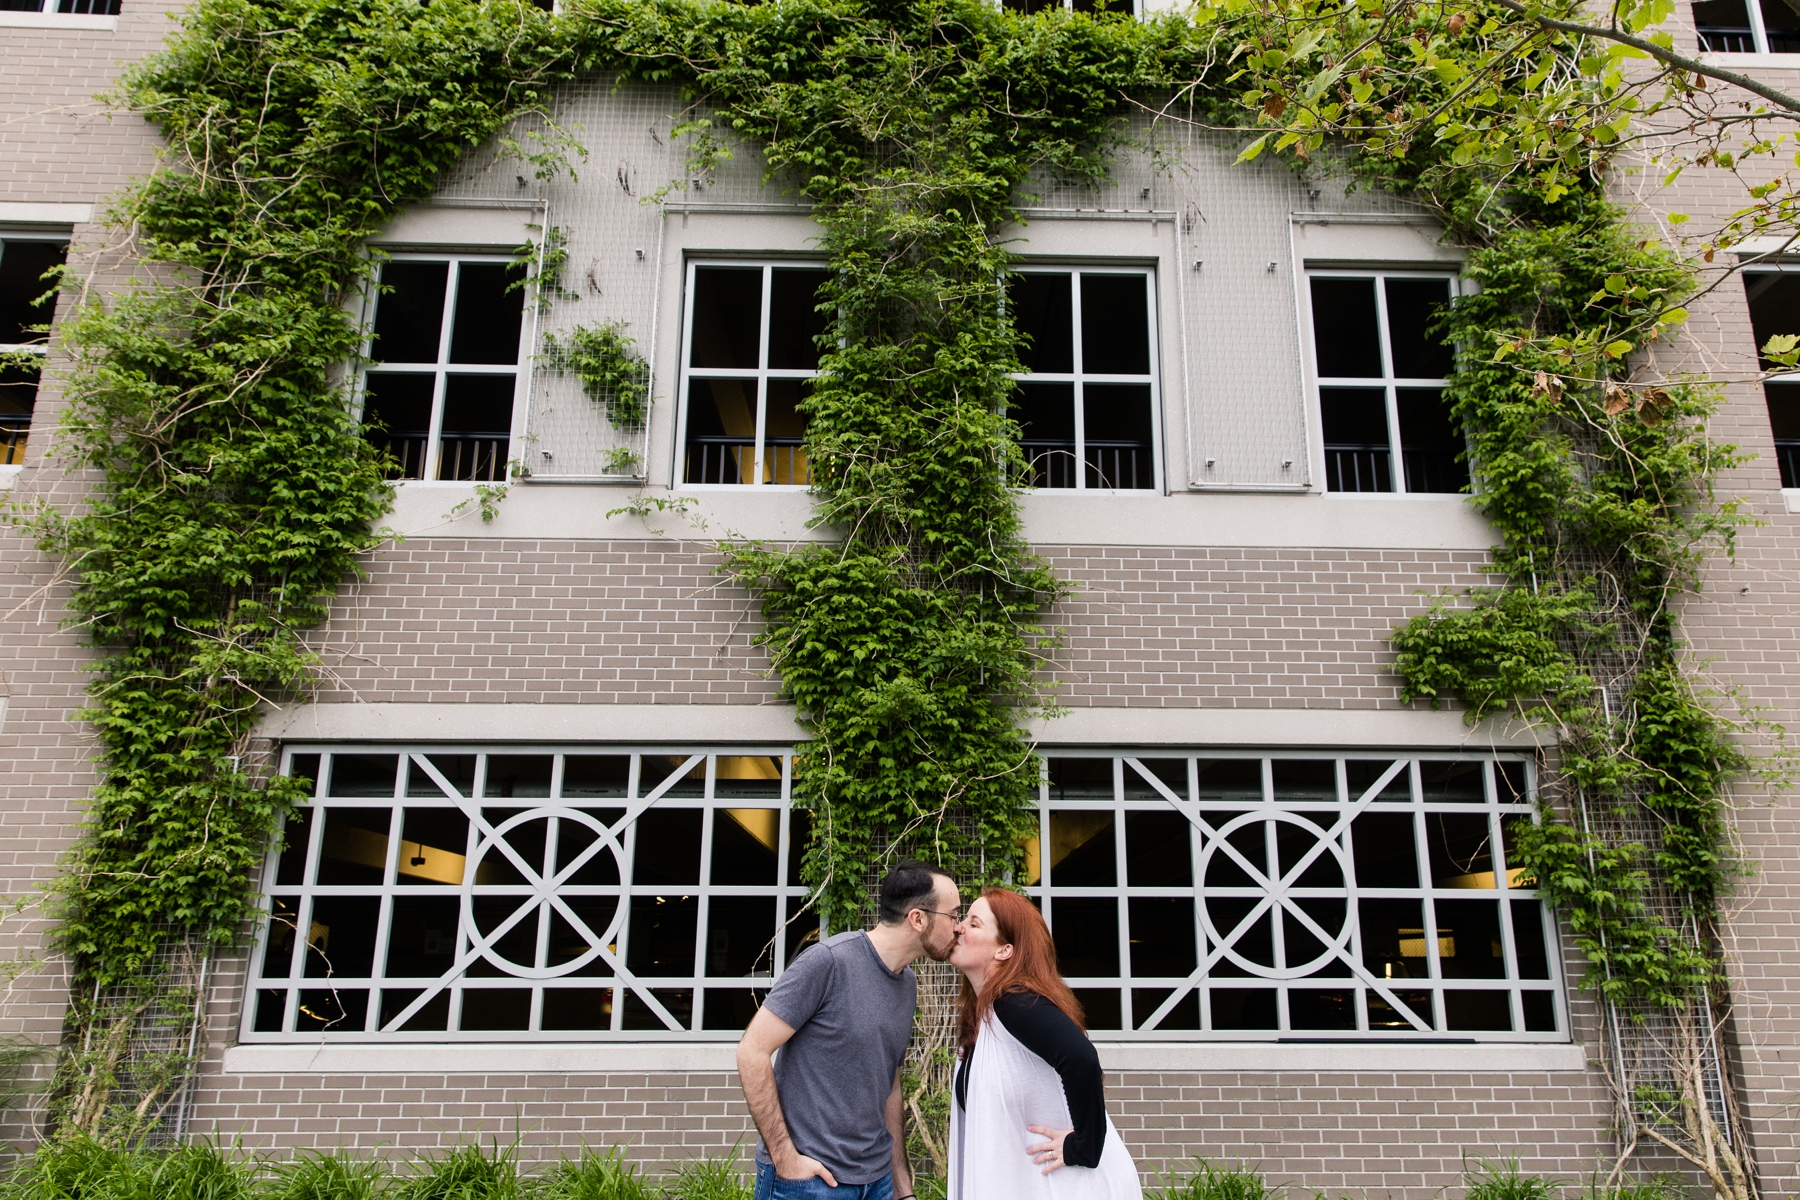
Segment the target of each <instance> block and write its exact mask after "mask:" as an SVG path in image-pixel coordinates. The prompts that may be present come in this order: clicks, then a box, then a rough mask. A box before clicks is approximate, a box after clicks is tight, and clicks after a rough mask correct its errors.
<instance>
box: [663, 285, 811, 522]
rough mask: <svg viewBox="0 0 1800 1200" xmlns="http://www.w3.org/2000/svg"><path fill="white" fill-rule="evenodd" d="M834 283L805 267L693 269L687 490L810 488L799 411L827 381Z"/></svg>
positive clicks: (685, 380) (686, 374)
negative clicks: (823, 378) (823, 364)
mask: <svg viewBox="0 0 1800 1200" xmlns="http://www.w3.org/2000/svg"><path fill="white" fill-rule="evenodd" d="M826 278H827V273H826V271H825V270H824V269H823V268H821V267H817V266H810V265H801V264H783V263H761V264H748V263H742V262H731V263H710V262H693V263H689V264H688V278H687V309H686V318H685V322H684V329H685V331H686V335H685V337H684V338H683V345H684V346H685V347H686V352H685V355H684V357H683V359H682V364H683V366H682V390H683V392H684V393H685V395H686V396H687V405H686V417H685V422H686V426H685V430H684V432H683V443H684V446H685V453H684V456H683V460H684V461H683V466H682V473H681V478H682V481H683V482H685V483H698V484H708V483H711V484H740V485H741V484H753V485H755V484H772V485H777V486H795V487H799V486H805V485H806V484H808V483H810V482H812V474H811V471H810V470H809V468H808V466H807V461H806V449H805V445H804V440H803V439H804V436H805V433H806V417H805V415H804V414H803V413H802V412H801V411H800V405H801V403H802V402H803V401H804V400H805V399H806V397H807V395H808V393H809V392H810V391H811V389H812V380H813V378H814V377H815V376H816V375H818V373H819V338H820V337H821V336H822V335H823V334H824V333H825V331H826V327H827V325H828V324H829V320H828V315H827V314H826V313H822V312H820V311H819V298H818V291H819V288H820V286H821V285H823V284H824V282H825V280H826Z"/></svg>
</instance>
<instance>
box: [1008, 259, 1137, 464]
mask: <svg viewBox="0 0 1800 1200" xmlns="http://www.w3.org/2000/svg"><path fill="white" fill-rule="evenodd" d="M1011 273H1012V274H1014V275H1067V276H1069V277H1070V285H1069V292H1070V296H1069V322H1070V331H1069V332H1070V342H1071V354H1072V359H1071V362H1070V365H1071V366H1072V367H1073V368H1074V369H1073V370H1072V371H1067V372H1059V371H1042V372H1040V371H1026V372H1020V373H1018V374H1015V375H1012V376H1010V378H1012V379H1014V380H1017V381H1018V382H1020V383H1070V384H1073V385H1074V392H1075V464H1076V465H1075V486H1074V487H1072V488H1037V489H1035V490H1037V491H1042V492H1052V493H1055V494H1057V495H1066V494H1068V493H1071V492H1089V493H1093V494H1096V495H1103V496H1145V495H1164V494H1166V492H1167V484H1166V482H1165V472H1164V470H1163V392H1162V337H1161V332H1162V330H1161V326H1162V321H1161V315H1160V313H1159V312H1158V309H1157V288H1156V267H1154V266H1146V265H1144V264H1142V263H1137V262H1122V263H1118V264H1116V265H1114V264H1109V263H1106V262H1067V263H1065V262H1057V261H1055V260H1050V259H1046V260H1043V261H1036V260H1028V261H1026V262H1022V263H1019V264H1018V265H1016V266H1014V267H1013V268H1012V272H1011ZM1084 274H1093V275H1140V276H1142V277H1143V280H1144V289H1145V297H1146V299H1145V308H1144V313H1145V320H1146V321H1147V323H1148V324H1149V330H1148V333H1149V337H1150V373H1149V374H1148V375H1104V374H1088V373H1086V372H1084V371H1083V370H1082V360H1081V277H1082V275H1084ZM1090 383H1094V384H1112V383H1123V384H1137V385H1141V384H1144V383H1148V384H1149V385H1150V464H1151V465H1150V469H1151V472H1152V476H1153V477H1152V480H1151V485H1150V486H1149V487H1147V488H1091V487H1089V486H1088V485H1087V417H1086V413H1085V411H1084V407H1083V403H1082V400H1083V389H1084V387H1085V385H1086V384H1090Z"/></svg>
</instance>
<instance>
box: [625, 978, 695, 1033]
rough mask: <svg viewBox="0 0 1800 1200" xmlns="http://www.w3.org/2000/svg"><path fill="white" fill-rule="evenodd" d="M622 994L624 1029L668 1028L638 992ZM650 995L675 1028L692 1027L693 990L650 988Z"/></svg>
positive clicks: (629, 991)
mask: <svg viewBox="0 0 1800 1200" xmlns="http://www.w3.org/2000/svg"><path fill="white" fill-rule="evenodd" d="M623 994H624V997H625V1020H624V1025H625V1028H627V1029H631V1030H662V1031H666V1030H667V1029H668V1028H669V1026H668V1023H667V1022H666V1021H664V1020H663V1019H662V1017H660V1016H658V1015H657V1012H656V1010H655V1009H653V1008H651V1007H650V1006H649V1005H648V1004H646V1003H644V998H643V996H642V995H641V994H640V993H639V992H637V991H635V990H631V989H627V990H625V991H624V993H623ZM650 994H651V995H652V996H654V997H655V998H656V1002H657V1003H658V1004H660V1005H662V1006H663V1011H664V1012H667V1013H668V1014H669V1015H670V1016H671V1017H673V1018H674V1019H675V1024H676V1027H677V1028H679V1029H688V1028H690V1027H692V1025H693V1023H694V989H693V988H652V989H650Z"/></svg>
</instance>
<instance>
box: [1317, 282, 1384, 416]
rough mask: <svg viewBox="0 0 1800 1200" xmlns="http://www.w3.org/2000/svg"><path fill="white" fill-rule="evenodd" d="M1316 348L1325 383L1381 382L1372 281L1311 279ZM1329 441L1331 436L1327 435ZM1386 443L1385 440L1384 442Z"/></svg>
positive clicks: (1320, 372) (1378, 341) (1378, 334)
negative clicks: (1353, 380) (1332, 381)
mask: <svg viewBox="0 0 1800 1200" xmlns="http://www.w3.org/2000/svg"><path fill="white" fill-rule="evenodd" d="M1312 311H1313V348H1314V350H1315V352H1316V354H1317V357H1318V370H1319V377H1320V378H1322V379H1380V378H1381V377H1382V374H1381V332H1380V328H1379V326H1378V324H1377V320H1378V315H1379V314H1378V312H1377V310H1376V307H1375V281H1374V280H1373V279H1322V278H1319V277H1317V276H1315V277H1314V278H1313V279H1312ZM1326 440H1327V441H1330V440H1331V435H1330V434H1326ZM1384 440H1385V439H1384Z"/></svg>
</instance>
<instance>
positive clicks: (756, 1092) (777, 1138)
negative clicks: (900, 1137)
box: [737, 1008, 904, 1194]
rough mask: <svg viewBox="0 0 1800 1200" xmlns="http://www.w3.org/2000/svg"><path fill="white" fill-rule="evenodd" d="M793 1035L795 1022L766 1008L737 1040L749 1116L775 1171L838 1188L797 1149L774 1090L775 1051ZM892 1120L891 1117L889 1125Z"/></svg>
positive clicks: (897, 1087) (822, 1166)
mask: <svg viewBox="0 0 1800 1200" xmlns="http://www.w3.org/2000/svg"><path fill="white" fill-rule="evenodd" d="M793 1036H794V1027H793V1026H792V1025H789V1024H788V1023H787V1022H786V1021H784V1020H782V1019H781V1018H780V1017H778V1016H776V1015H775V1014H774V1013H772V1012H770V1011H769V1010H768V1009H766V1008H764V1009H759V1010H758V1011H757V1014H756V1016H754V1017H752V1018H751V1020H750V1028H748V1029H746V1030H744V1036H743V1039H742V1040H741V1041H739V1042H738V1048H737V1067H738V1082H739V1083H740V1084H741V1085H742V1086H743V1089H744V1100H745V1102H746V1103H748V1104H749V1105H750V1118H751V1120H753V1121H755V1122H756V1131H757V1132H758V1133H760V1134H762V1139H763V1145H765V1146H767V1147H768V1149H769V1161H770V1162H772V1163H774V1164H775V1173H776V1174H777V1175H779V1176H781V1177H782V1178H783V1179H811V1178H812V1177H813V1176H815V1175H816V1176H818V1177H819V1178H820V1179H823V1180H824V1181H825V1182H826V1183H827V1184H829V1185H830V1186H832V1187H836V1186H837V1185H838V1184H837V1180H836V1179H834V1178H833V1177H832V1174H831V1172H830V1171H829V1170H827V1169H826V1167H825V1164H824V1163H822V1162H820V1161H819V1160H818V1159H816V1158H808V1157H807V1156H806V1155H804V1154H802V1153H800V1151H798V1150H797V1149H795V1148H794V1139H793V1138H792V1137H790V1136H789V1135H788V1127H787V1118H786V1117H784V1116H782V1115H781V1096H780V1095H779V1094H778V1093H777V1092H776V1090H775V1063H774V1058H775V1051H777V1050H779V1049H781V1047H782V1046H784V1045H786V1044H787V1040H788V1039H789V1038H791V1037H793ZM899 1091H900V1084H899V1080H898V1079H896V1080H895V1082H894V1096H898V1095H899ZM894 1104H895V1100H894V1097H889V1099H888V1107H889V1109H891V1110H893V1113H894V1114H895V1117H897V1115H898V1112H899V1110H898V1109H896V1108H894ZM893 1121H894V1118H893V1117H891V1118H890V1119H889V1122H888V1123H889V1125H890V1127H891V1126H892V1124H893ZM896 1182H897V1181H896ZM901 1194H904V1193H901Z"/></svg>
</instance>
